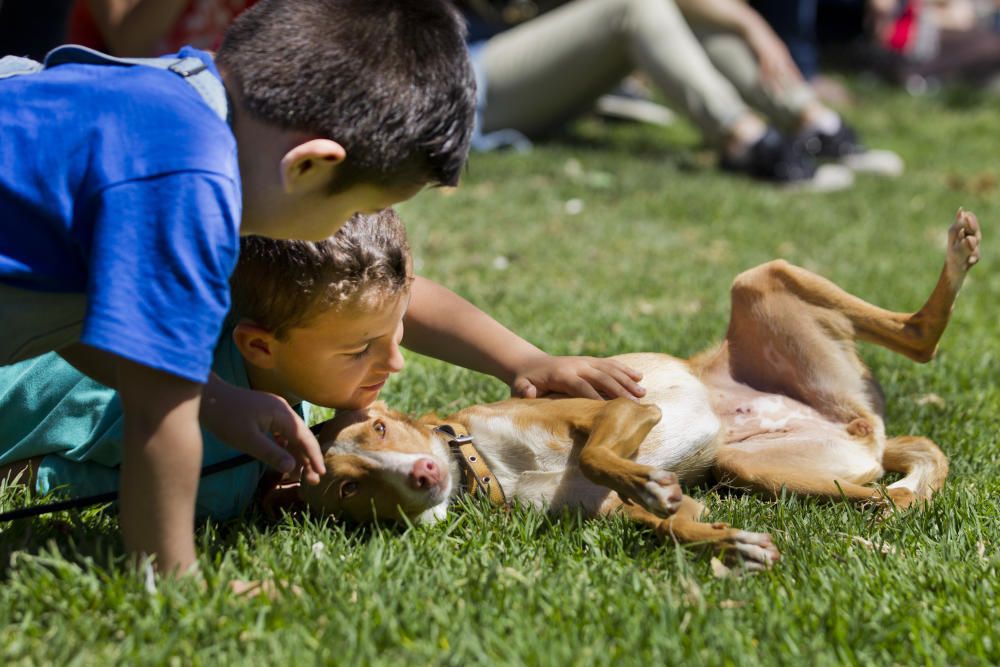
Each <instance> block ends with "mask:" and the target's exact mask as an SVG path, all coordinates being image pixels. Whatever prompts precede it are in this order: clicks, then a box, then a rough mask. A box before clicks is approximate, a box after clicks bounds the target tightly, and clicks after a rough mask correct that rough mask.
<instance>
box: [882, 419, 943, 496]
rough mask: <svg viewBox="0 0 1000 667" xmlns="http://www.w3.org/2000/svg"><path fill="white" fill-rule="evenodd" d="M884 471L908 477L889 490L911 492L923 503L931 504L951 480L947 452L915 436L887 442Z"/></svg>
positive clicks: (883, 456) (883, 464)
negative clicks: (932, 497)
mask: <svg viewBox="0 0 1000 667" xmlns="http://www.w3.org/2000/svg"><path fill="white" fill-rule="evenodd" d="M882 467H884V468H885V469H886V470H889V471H891V472H901V473H904V474H905V475H906V476H905V477H903V479H901V480H899V481H898V482H894V483H893V484H890V485H889V489H898V488H905V489H908V490H909V491H910V492H911V493H912V494H913V495H914V497H916V498H917V499H921V500H928V499H929V498H930V497H931V495H932V494H933V493H934V492H935V491H937V490H938V489H940V488H941V487H942V486H944V480H945V478H946V477H948V457H947V456H945V455H944V452H942V451H941V449H940V448H939V447H938V446H937V445H935V444H934V442H933V441H931V440H930V439H928V438H924V437H919V436H913V435H904V436H900V437H897V438H889V439H888V440H887V441H886V443H885V453H884V454H883V455H882Z"/></svg>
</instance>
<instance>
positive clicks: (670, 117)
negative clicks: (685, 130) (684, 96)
mask: <svg viewBox="0 0 1000 667" xmlns="http://www.w3.org/2000/svg"><path fill="white" fill-rule="evenodd" d="M594 111H596V112H597V114H598V115H599V116H603V117H605V118H610V119H612V120H626V121H636V122H640V123H650V124H652V125H660V126H667V125H671V124H672V123H673V122H674V119H675V116H674V112H673V111H671V110H670V109H668V108H667V107H665V106H663V105H662V104H657V103H656V102H654V101H653V99H652V95H651V94H650V92H649V90H648V89H647V88H646V87H645V86H643V85H642V84H641V83H640V82H639V81H638V80H636V79H635V78H634V77H628V78H626V79H625V80H623V81H622V82H621V85H619V86H618V88H616V89H615V90H613V91H612V92H610V93H608V94H607V95H602V96H600V97H599V98H597V102H595V103H594Z"/></svg>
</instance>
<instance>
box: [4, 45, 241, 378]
mask: <svg viewBox="0 0 1000 667" xmlns="http://www.w3.org/2000/svg"><path fill="white" fill-rule="evenodd" d="M177 56H179V57H186V56H194V57H197V58H199V59H201V60H202V61H203V62H204V63H205V64H206V65H207V66H208V67H209V68H210V69H211V70H212V72H213V73H214V74H215V75H216V76H218V71H217V70H215V66H214V64H213V63H212V59H211V57H210V56H209V55H208V54H207V53H205V52H203V51H198V50H196V49H192V48H188V47H186V48H184V49H182V50H181V51H180V53H179V54H177ZM177 56H175V57H177ZM241 202H242V197H241V193H240V178H239V170H238V164H237V157H236V141H235V138H234V137H233V134H232V131H231V130H230V128H229V126H228V125H227V124H226V123H225V122H224V121H223V120H222V119H220V118H219V117H218V116H217V115H216V114H215V112H213V111H212V109H211V108H210V107H209V106H208V105H207V104H206V103H205V102H204V101H203V100H202V98H201V96H200V95H199V94H198V93H197V92H196V91H195V90H194V89H193V88H192V87H191V86H189V85H188V84H187V83H185V82H184V81H183V80H182V79H181V77H180V76H179V75H177V74H175V73H173V72H170V71H165V70H160V69H155V68H152V67H144V66H131V67H128V66H113V65H79V64H63V65H57V66H55V67H52V68H50V69H46V70H43V71H41V72H39V73H36V74H29V75H24V76H15V77H11V78H8V79H2V80H0V282H2V283H4V284H6V285H9V286H12V287H17V288H23V289H29V290H42V291H53V292H77V293H85V294H86V298H87V312H86V316H85V319H84V323H83V330H82V333H81V335H80V340H81V341H82V342H84V343H87V344H89V345H92V346H94V347H96V348H99V349H102V350H106V351H108V352H112V353H114V354H117V355H120V356H122V357H125V358H128V359H131V360H133V361H136V362H139V363H141V364H144V365H146V366H149V367H151V368H155V369H158V370H162V371H166V372H169V373H172V374H175V375H178V376H180V377H183V378H185V379H189V380H193V381H196V382H204V381H205V379H206V378H207V376H208V372H209V368H210V367H211V363H212V350H213V347H214V344H215V341H216V339H217V337H218V335H219V331H220V329H221V326H222V321H223V318H224V316H225V314H226V311H227V309H228V305H229V289H228V284H227V281H228V278H229V274H230V273H231V272H232V270H233V267H234V266H235V262H236V257H237V253H238V251H239V222H240V209H241Z"/></svg>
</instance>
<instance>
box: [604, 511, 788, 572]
mask: <svg viewBox="0 0 1000 667" xmlns="http://www.w3.org/2000/svg"><path fill="white" fill-rule="evenodd" d="M704 510H705V506H704V505H702V504H701V503H699V502H698V501H697V500H694V499H693V498H690V497H688V496H684V497H683V499H682V500H681V503H680V507H679V509H678V510H677V512H676V513H675V514H674V515H673V516H671V517H669V518H667V519H662V518H660V517H658V516H656V515H654V514H652V513H650V512H647V511H646V510H644V509H642V508H641V507H638V506H636V505H627V504H621V505H618V506H616V507H612V508H611V509H610V511H609V513H612V512H620V513H622V514H625V515H626V516H628V517H629V518H631V519H632V520H634V521H637V522H639V523H642V524H644V525H646V526H649V527H650V528H652V529H653V530H654V531H656V534H657V535H658V536H659V537H660V538H661V539H663V540H674V541H676V542H679V543H681V544H686V545H696V544H704V545H706V546H708V547H709V548H711V549H713V550H714V551H715V552H716V553H718V554H719V555H720V556H722V557H723V558H724V559H725V560H727V561H728V562H729V563H730V564H734V563H740V564H742V565H743V567H745V568H746V569H748V570H766V569H768V568H769V567H771V566H772V565H774V563H776V562H777V561H778V560H780V558H781V554H780V553H779V552H778V549H777V547H775V546H774V542H773V541H771V536H770V535H768V534H767V533H754V532H751V531H748V530H740V529H738V528H731V527H729V525H728V524H725V523H704V522H703V521H701V520H700V517H701V514H702V513H703V512H704Z"/></svg>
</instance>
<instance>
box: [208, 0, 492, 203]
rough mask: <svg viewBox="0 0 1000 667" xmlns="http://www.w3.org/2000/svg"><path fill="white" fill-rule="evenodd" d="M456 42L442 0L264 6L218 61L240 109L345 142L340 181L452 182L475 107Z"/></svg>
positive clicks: (243, 21)
mask: <svg viewBox="0 0 1000 667" xmlns="http://www.w3.org/2000/svg"><path fill="white" fill-rule="evenodd" d="M464 37H465V24H464V22H463V20H462V18H461V16H460V15H459V14H458V12H457V11H456V9H455V8H454V7H453V6H452V5H451V3H450V2H448V0H261V1H260V2H258V3H257V4H255V5H254V6H252V7H251V8H250V9H248V10H247V11H245V12H243V13H242V14H240V15H239V16H238V17H237V18H236V20H235V21H234V22H233V23H232V25H231V26H230V27H229V30H228V31H227V32H226V35H225V38H224V39H223V42H222V46H221V47H220V49H219V51H218V54H217V59H218V61H219V63H220V65H221V66H222V67H223V69H224V71H225V73H226V77H227V81H230V82H233V83H235V85H236V86H237V88H238V91H239V93H240V97H241V100H242V106H243V108H244V109H245V110H246V111H247V112H249V113H251V114H253V115H254V116H255V117H257V118H258V119H260V120H263V121H265V122H267V123H271V124H273V125H275V126H278V127H281V128H282V129H289V130H299V131H303V132H310V133H315V134H317V135H319V136H323V137H326V138H329V139H332V140H334V141H337V142H338V143H340V144H341V145H343V146H344V148H345V149H346V151H347V158H346V159H345V161H344V165H343V166H344V170H343V172H344V176H343V178H347V179H348V180H350V181H351V182H371V183H376V184H394V183H401V182H411V183H414V184H416V183H427V182H433V183H437V184H440V185H456V184H457V183H458V177H459V174H460V172H461V169H462V166H463V165H464V164H465V160H466V158H467V156H468V152H469V139H470V136H471V133H472V125H473V120H474V117H475V104H476V103H475V97H476V92H475V89H476V85H475V77H474V76H473V73H472V66H471V64H470V63H469V58H468V52H467V50H466V47H465V40H464ZM338 178H340V177H338Z"/></svg>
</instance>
